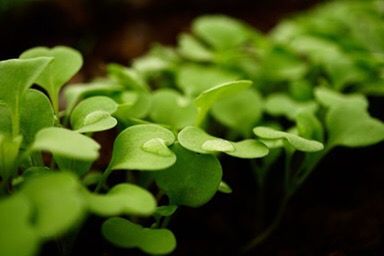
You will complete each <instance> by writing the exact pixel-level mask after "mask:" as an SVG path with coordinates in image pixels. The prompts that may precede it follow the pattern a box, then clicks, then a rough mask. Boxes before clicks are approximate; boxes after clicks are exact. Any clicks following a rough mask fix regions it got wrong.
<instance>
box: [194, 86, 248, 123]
mask: <svg viewBox="0 0 384 256" xmlns="http://www.w3.org/2000/svg"><path fill="white" fill-rule="evenodd" d="M251 85H252V81H248V80H238V81H232V82H228V83H224V84H220V85H217V86H215V87H213V88H211V89H208V90H206V91H204V92H202V93H201V94H200V95H199V96H197V98H196V99H195V105H196V106H197V111H198V117H197V122H196V123H197V124H200V123H201V122H202V121H203V119H204V118H205V116H206V114H207V112H208V110H209V109H210V108H211V107H212V106H213V104H215V102H217V101H218V100H220V99H222V98H225V97H230V96H231V95H233V94H234V93H237V92H240V91H242V90H245V89H247V88H249V87H250V86H251Z"/></svg>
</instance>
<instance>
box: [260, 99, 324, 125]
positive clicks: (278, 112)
mask: <svg viewBox="0 0 384 256" xmlns="http://www.w3.org/2000/svg"><path fill="white" fill-rule="evenodd" d="M317 109H318V105H317V104H316V102H314V101H306V102H299V101H295V100H293V99H291V98H290V97H289V96H287V95H285V94H282V93H275V94H271V95H270V96H268V98H267V100H266V101H265V111H266V112H267V113H268V114H270V115H272V116H285V117H287V118H288V119H290V120H295V118H296V116H297V115H298V114H299V113H300V112H303V111H305V112H307V111H308V112H312V113H313V112H316V111H317Z"/></svg>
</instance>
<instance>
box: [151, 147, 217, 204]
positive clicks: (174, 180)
mask: <svg viewBox="0 0 384 256" xmlns="http://www.w3.org/2000/svg"><path fill="white" fill-rule="evenodd" d="M172 150H173V151H174V152H175V154H176V157H177V160H176V163H175V164H174V165H172V166H171V167H169V168H167V169H165V170H161V171H158V172H155V173H153V175H154V177H155V179H156V183H157V185H158V186H159V187H160V188H161V189H162V190H164V192H165V193H166V194H167V195H168V197H169V199H170V204H174V205H186V206H190V207H199V206H201V205H203V204H205V203H207V202H208V201H209V200H210V199H211V198H212V197H213V196H214V195H215V193H216V192H217V189H218V187H219V184H220V182H221V177H222V169H221V165H220V162H219V160H217V159H216V157H214V156H213V155H201V154H197V153H194V152H191V151H188V150H186V149H184V148H183V147H181V146H180V145H178V144H175V145H173V146H172Z"/></svg>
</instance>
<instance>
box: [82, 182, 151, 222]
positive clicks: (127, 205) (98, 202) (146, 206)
mask: <svg viewBox="0 0 384 256" xmlns="http://www.w3.org/2000/svg"><path fill="white" fill-rule="evenodd" d="M83 194H84V198H85V200H86V202H87V205H88V207H89V210H90V211H91V212H93V213H95V214H97V215H101V216H115V215H122V214H129V215H139V216H149V215H151V214H152V213H154V212H155V210H156V200H155V198H154V197H153V196H152V194H151V193H149V192H148V191H146V190H145V189H143V188H141V187H139V186H136V185H134V184H118V185H116V186H114V187H113V188H112V189H111V190H109V192H108V193H107V194H106V195H98V194H94V193H90V192H88V191H84V193H83Z"/></svg>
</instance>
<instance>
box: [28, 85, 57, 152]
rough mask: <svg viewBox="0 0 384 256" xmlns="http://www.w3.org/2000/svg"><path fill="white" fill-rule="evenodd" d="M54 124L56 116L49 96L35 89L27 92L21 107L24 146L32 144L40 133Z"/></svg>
mask: <svg viewBox="0 0 384 256" xmlns="http://www.w3.org/2000/svg"><path fill="white" fill-rule="evenodd" d="M54 124H55V114H54V112H53V108H52V105H51V102H50V101H49V99H48V98H47V96H45V95H44V94H43V93H41V92H39V91H37V90H34V89H29V90H27V91H26V93H25V94H24V96H23V98H22V101H21V105H20V126H21V134H22V135H23V144H24V145H29V144H31V143H32V142H33V140H34V139H35V135H36V134H37V133H38V131H40V130H41V129H43V128H46V127H51V126H53V125H54Z"/></svg>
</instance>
